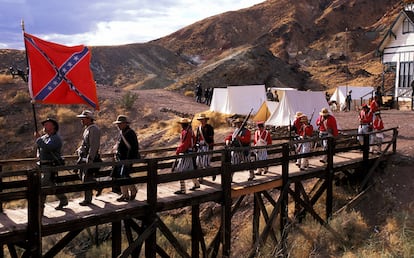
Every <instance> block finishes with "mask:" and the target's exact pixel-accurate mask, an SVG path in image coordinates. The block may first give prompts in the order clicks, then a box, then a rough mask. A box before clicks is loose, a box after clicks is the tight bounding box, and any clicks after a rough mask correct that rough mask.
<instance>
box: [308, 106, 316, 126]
mask: <svg viewBox="0 0 414 258" xmlns="http://www.w3.org/2000/svg"><path fill="white" fill-rule="evenodd" d="M314 114H315V108H313V111H312V115H311V116H310V119H309V124H311V122H312V118H313V115H314Z"/></svg>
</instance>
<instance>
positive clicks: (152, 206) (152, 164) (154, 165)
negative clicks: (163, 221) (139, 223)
mask: <svg viewBox="0 0 414 258" xmlns="http://www.w3.org/2000/svg"><path fill="white" fill-rule="evenodd" d="M147 164H148V172H147V178H148V181H147V202H148V204H149V209H148V211H147V214H146V216H145V218H144V220H143V223H144V225H146V226H149V225H152V224H153V223H155V220H156V218H157V210H156V208H157V191H158V189H157V187H158V185H157V181H158V180H157V178H158V161H157V160H154V159H150V160H147ZM156 248H157V231H156V230H154V233H152V234H151V236H149V237H148V238H147V240H145V257H155V255H156Z"/></svg>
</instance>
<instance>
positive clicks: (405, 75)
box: [399, 62, 414, 88]
mask: <svg viewBox="0 0 414 258" xmlns="http://www.w3.org/2000/svg"><path fill="white" fill-rule="evenodd" d="M413 79H414V62H402V63H400V79H399V88H408V87H411V85H410V83H411V81H412V80H413Z"/></svg>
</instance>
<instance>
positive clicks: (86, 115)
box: [76, 110, 95, 120]
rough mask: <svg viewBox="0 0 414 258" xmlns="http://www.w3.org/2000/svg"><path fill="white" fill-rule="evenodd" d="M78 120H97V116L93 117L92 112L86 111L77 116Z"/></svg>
mask: <svg viewBox="0 0 414 258" xmlns="http://www.w3.org/2000/svg"><path fill="white" fill-rule="evenodd" d="M76 117H78V118H89V119H91V120H95V116H94V115H93V112H92V111H90V110H84V111H82V113H81V114H80V115H77V116H76Z"/></svg>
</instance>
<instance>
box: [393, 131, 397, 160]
mask: <svg viewBox="0 0 414 258" xmlns="http://www.w3.org/2000/svg"><path fill="white" fill-rule="evenodd" d="M392 135H393V140H394V142H393V143H392V153H393V154H395V153H397V137H398V129H397V128H394V129H392Z"/></svg>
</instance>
